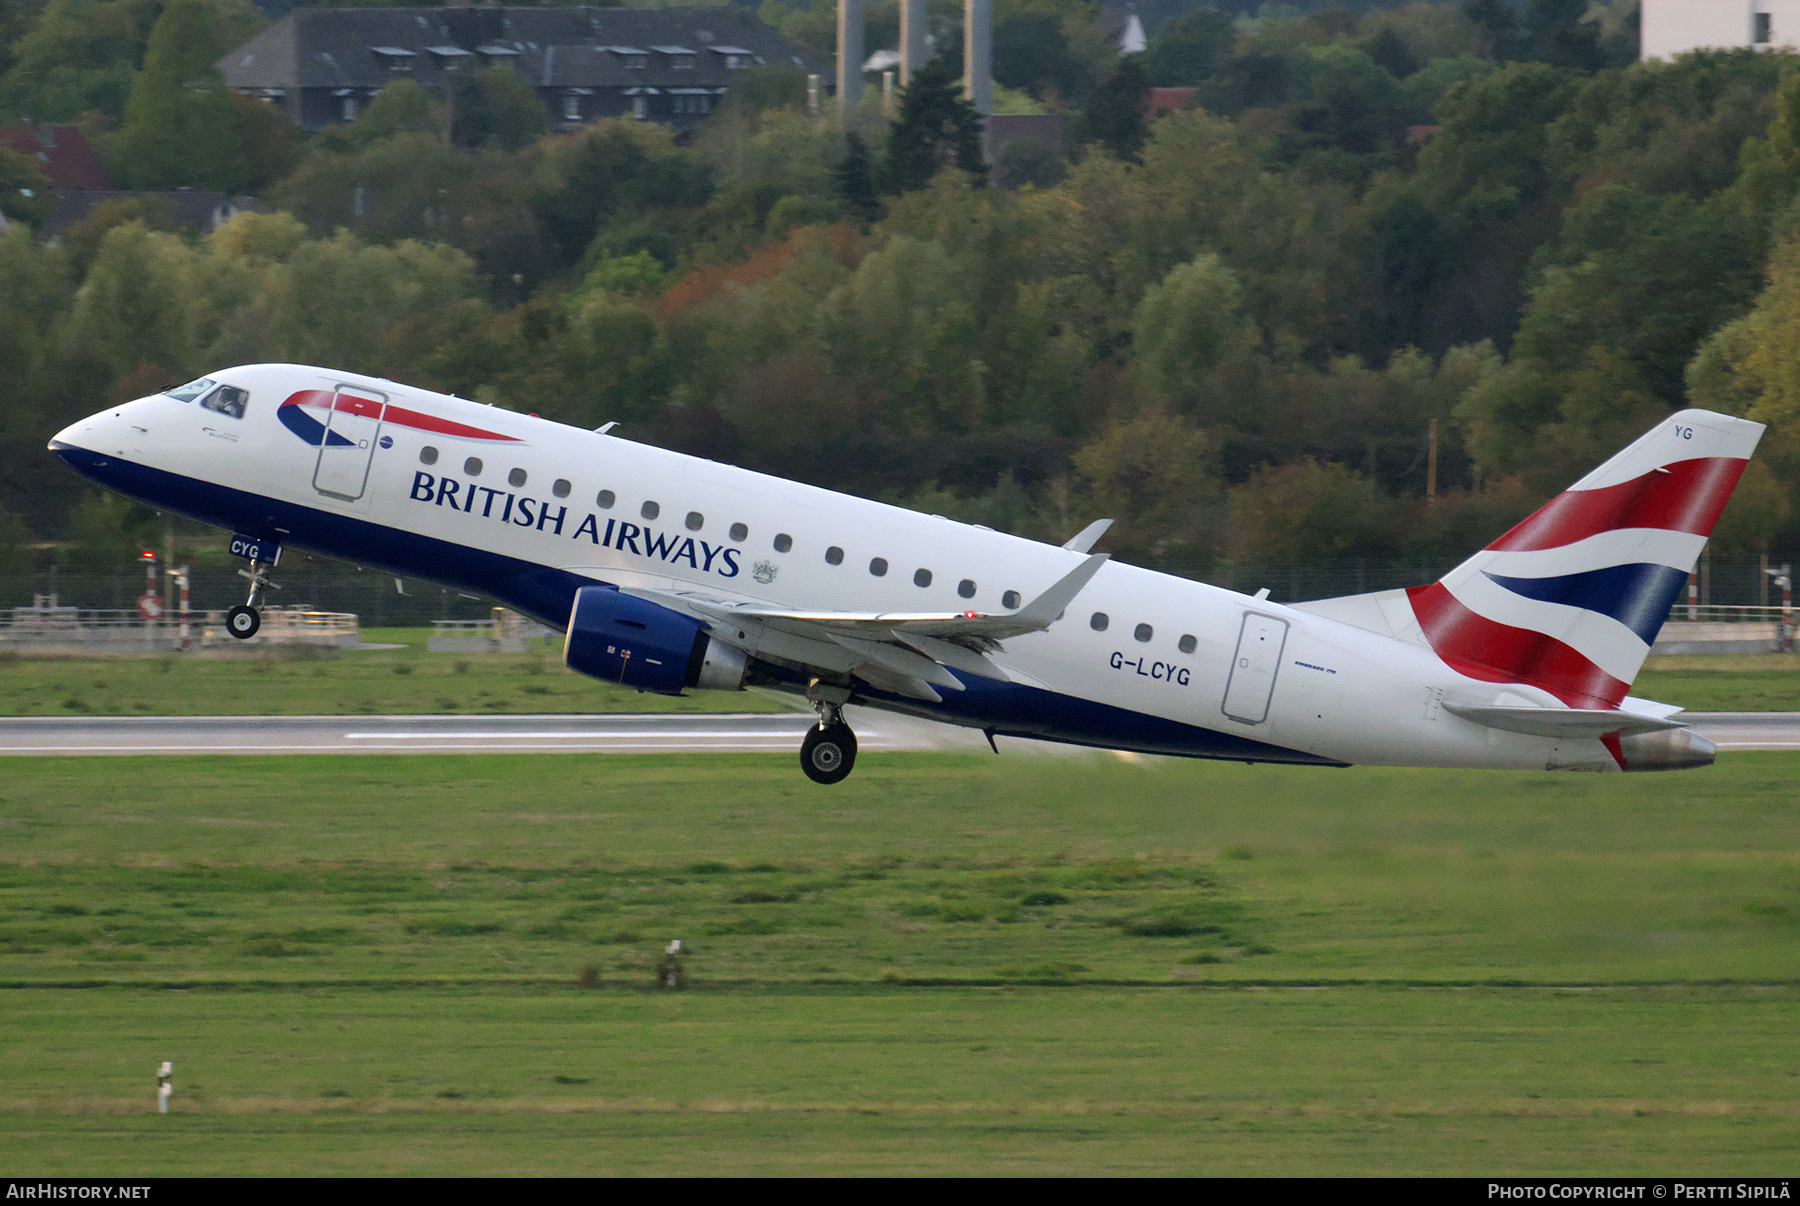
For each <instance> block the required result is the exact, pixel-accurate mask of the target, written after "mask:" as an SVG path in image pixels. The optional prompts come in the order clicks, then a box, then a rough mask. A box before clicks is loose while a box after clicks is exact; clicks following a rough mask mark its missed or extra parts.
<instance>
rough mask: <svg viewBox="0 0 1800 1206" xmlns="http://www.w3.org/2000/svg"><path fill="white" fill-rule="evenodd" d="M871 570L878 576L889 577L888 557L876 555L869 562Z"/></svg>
mask: <svg viewBox="0 0 1800 1206" xmlns="http://www.w3.org/2000/svg"><path fill="white" fill-rule="evenodd" d="M869 572H870V573H871V574H874V575H875V576H876V577H877V578H885V577H887V558H886V557H876V558H874V559H872V560H871V561H870V562H869Z"/></svg>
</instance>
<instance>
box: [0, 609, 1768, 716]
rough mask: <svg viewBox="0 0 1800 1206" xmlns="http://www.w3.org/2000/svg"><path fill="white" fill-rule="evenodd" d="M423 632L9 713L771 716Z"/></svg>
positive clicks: (51, 688) (556, 651) (219, 664)
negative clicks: (461, 646)
mask: <svg viewBox="0 0 1800 1206" xmlns="http://www.w3.org/2000/svg"><path fill="white" fill-rule="evenodd" d="M430 637H431V632H430V630H429V629H424V628H371V629H365V630H364V631H363V639H364V640H365V641H366V642H368V643H370V644H397V645H400V646H401V648H398V649H382V650H364V651H357V652H346V653H343V654H340V655H339V656H337V657H335V658H332V659H331V660H329V661H314V660H293V658H292V657H291V656H289V657H281V656H270V657H259V656H241V655H240V656H230V657H216V656H193V655H178V654H165V655H161V656H140V657H108V658H68V657H12V658H7V659H5V660H4V661H0V716H81V715H95V716H131V715H139V716H217V715H241V716H302V715H374V714H392V713H422V712H429V713H484V712H485V713H494V712H502V713H504V712H771V711H781V710H784V709H785V708H787V707H790V706H792V705H790V704H786V703H784V702H782V701H781V700H779V699H776V698H771V697H770V696H767V695H764V694H762V693H760V692H756V691H704V692H699V693H690V694H689V695H686V696H682V697H680V698H674V697H670V696H666V695H647V694H640V693H638V692H636V691H628V690H623V689H621V688H619V687H615V686H610V685H608V684H606V683H601V682H595V681H594V680H592V679H587V678H583V677H581V676H580V675H578V674H574V673H572V672H570V671H569V670H567V669H565V668H564V667H563V665H562V662H561V649H560V646H556V647H551V648H544V649H538V650H536V651H534V652H531V653H471V654H451V653H429V652H427V651H426V648H425V645H426V642H427V641H428V640H429V639H430ZM1632 691H1633V693H1634V694H1636V695H1640V696H1643V697H1645V698H1648V699H1656V700H1660V701H1662V702H1665V703H1674V704H1680V705H1681V706H1683V707H1685V708H1688V709H1689V710H1691V711H1696V712H1786V711H1794V710H1796V709H1800V654H1740V655H1732V656H1726V657H1658V658H1651V659H1650V661H1649V662H1648V663H1647V664H1646V666H1645V669H1644V672H1643V673H1642V674H1641V675H1639V677H1638V680H1637V682H1636V683H1635V684H1633V687H1632Z"/></svg>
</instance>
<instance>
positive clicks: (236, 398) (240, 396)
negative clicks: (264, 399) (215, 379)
mask: <svg viewBox="0 0 1800 1206" xmlns="http://www.w3.org/2000/svg"><path fill="white" fill-rule="evenodd" d="M249 404H250V394H249V392H248V391H246V390H241V389H239V388H238V387H237V386H235V385H221V386H220V387H219V388H218V389H215V390H214V391H213V392H212V393H210V394H208V395H206V397H204V398H202V399H200V405H202V406H204V407H206V409H208V410H213V411H217V412H218V413H220V414H222V415H226V416H228V417H230V418H233V419H241V418H243V417H244V408H245V407H246V406H248V405H249Z"/></svg>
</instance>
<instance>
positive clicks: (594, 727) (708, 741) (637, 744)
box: [0, 708, 1040, 755]
mask: <svg viewBox="0 0 1800 1206" xmlns="http://www.w3.org/2000/svg"><path fill="white" fill-rule="evenodd" d="M846 712H847V713H848V719H849V721H850V723H851V725H852V726H853V727H854V728H855V730H856V738H857V746H858V748H859V749H863V750H945V749H986V748H987V740H986V739H985V738H984V737H982V735H981V734H980V733H978V732H974V731H971V730H968V729H960V728H955V727H953V726H950V725H942V724H934V723H932V722H930V721H924V720H914V719H912V718H910V717H906V716H895V715H892V714H889V713H884V712H873V711H869V710H866V709H861V708H849V709H846ZM814 723H816V722H815V720H814V718H813V716H812V714H811V713H804V712H798V711H795V712H780V713H775V714H773V715H770V714H768V713H749V714H726V715H720V714H716V713H715V714H704V713H684V714H678V715H668V714H632V715H625V714H620V715H600V716H595V715H576V716H570V715H555V716H519V715H508V716H441V715H439V716H351V717H346V716H142V717H140V716H82V717H70V718H64V717H60V716H46V717H20V718H11V719H0V754H15V755H16V754H29V755H71V754H73V755H105V754H112V755H153V754H485V753H578V754H656V753H668V754H699V753H714V754H737V753H791V752H795V751H798V750H799V748H800V739H801V737H802V735H803V734H804V733H805V732H806V729H807V727H808V726H809V725H811V724H814ZM1015 744H1019V745H1023V744H1027V743H1023V742H1021V743H1015ZM1029 744H1033V745H1036V744H1040V743H1037V742H1032V743H1029Z"/></svg>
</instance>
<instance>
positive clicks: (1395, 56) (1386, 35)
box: [1362, 25, 1419, 80]
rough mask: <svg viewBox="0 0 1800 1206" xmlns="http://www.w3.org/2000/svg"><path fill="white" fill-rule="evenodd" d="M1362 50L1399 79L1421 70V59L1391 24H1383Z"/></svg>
mask: <svg viewBox="0 0 1800 1206" xmlns="http://www.w3.org/2000/svg"><path fill="white" fill-rule="evenodd" d="M1362 51H1363V53H1364V54H1366V55H1368V56H1369V57H1370V58H1371V59H1373V60H1375V62H1377V63H1379V64H1380V65H1381V67H1382V69H1383V70H1385V71H1386V72H1387V73H1388V74H1389V75H1391V76H1393V77H1394V78H1395V79H1397V80H1403V79H1405V78H1406V77H1407V76H1409V75H1412V74H1414V73H1415V72H1417V71H1418V70H1419V60H1418V59H1417V58H1415V57H1414V55H1413V52H1412V48H1411V47H1410V46H1408V45H1407V44H1406V39H1405V38H1403V37H1401V36H1400V35H1399V34H1398V33H1396V32H1395V31H1394V28H1393V27H1392V26H1391V25H1384V26H1382V28H1381V29H1380V30H1379V31H1378V32H1377V33H1376V34H1375V36H1374V37H1372V38H1370V39H1369V40H1368V41H1366V42H1364V43H1363V48H1362Z"/></svg>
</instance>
